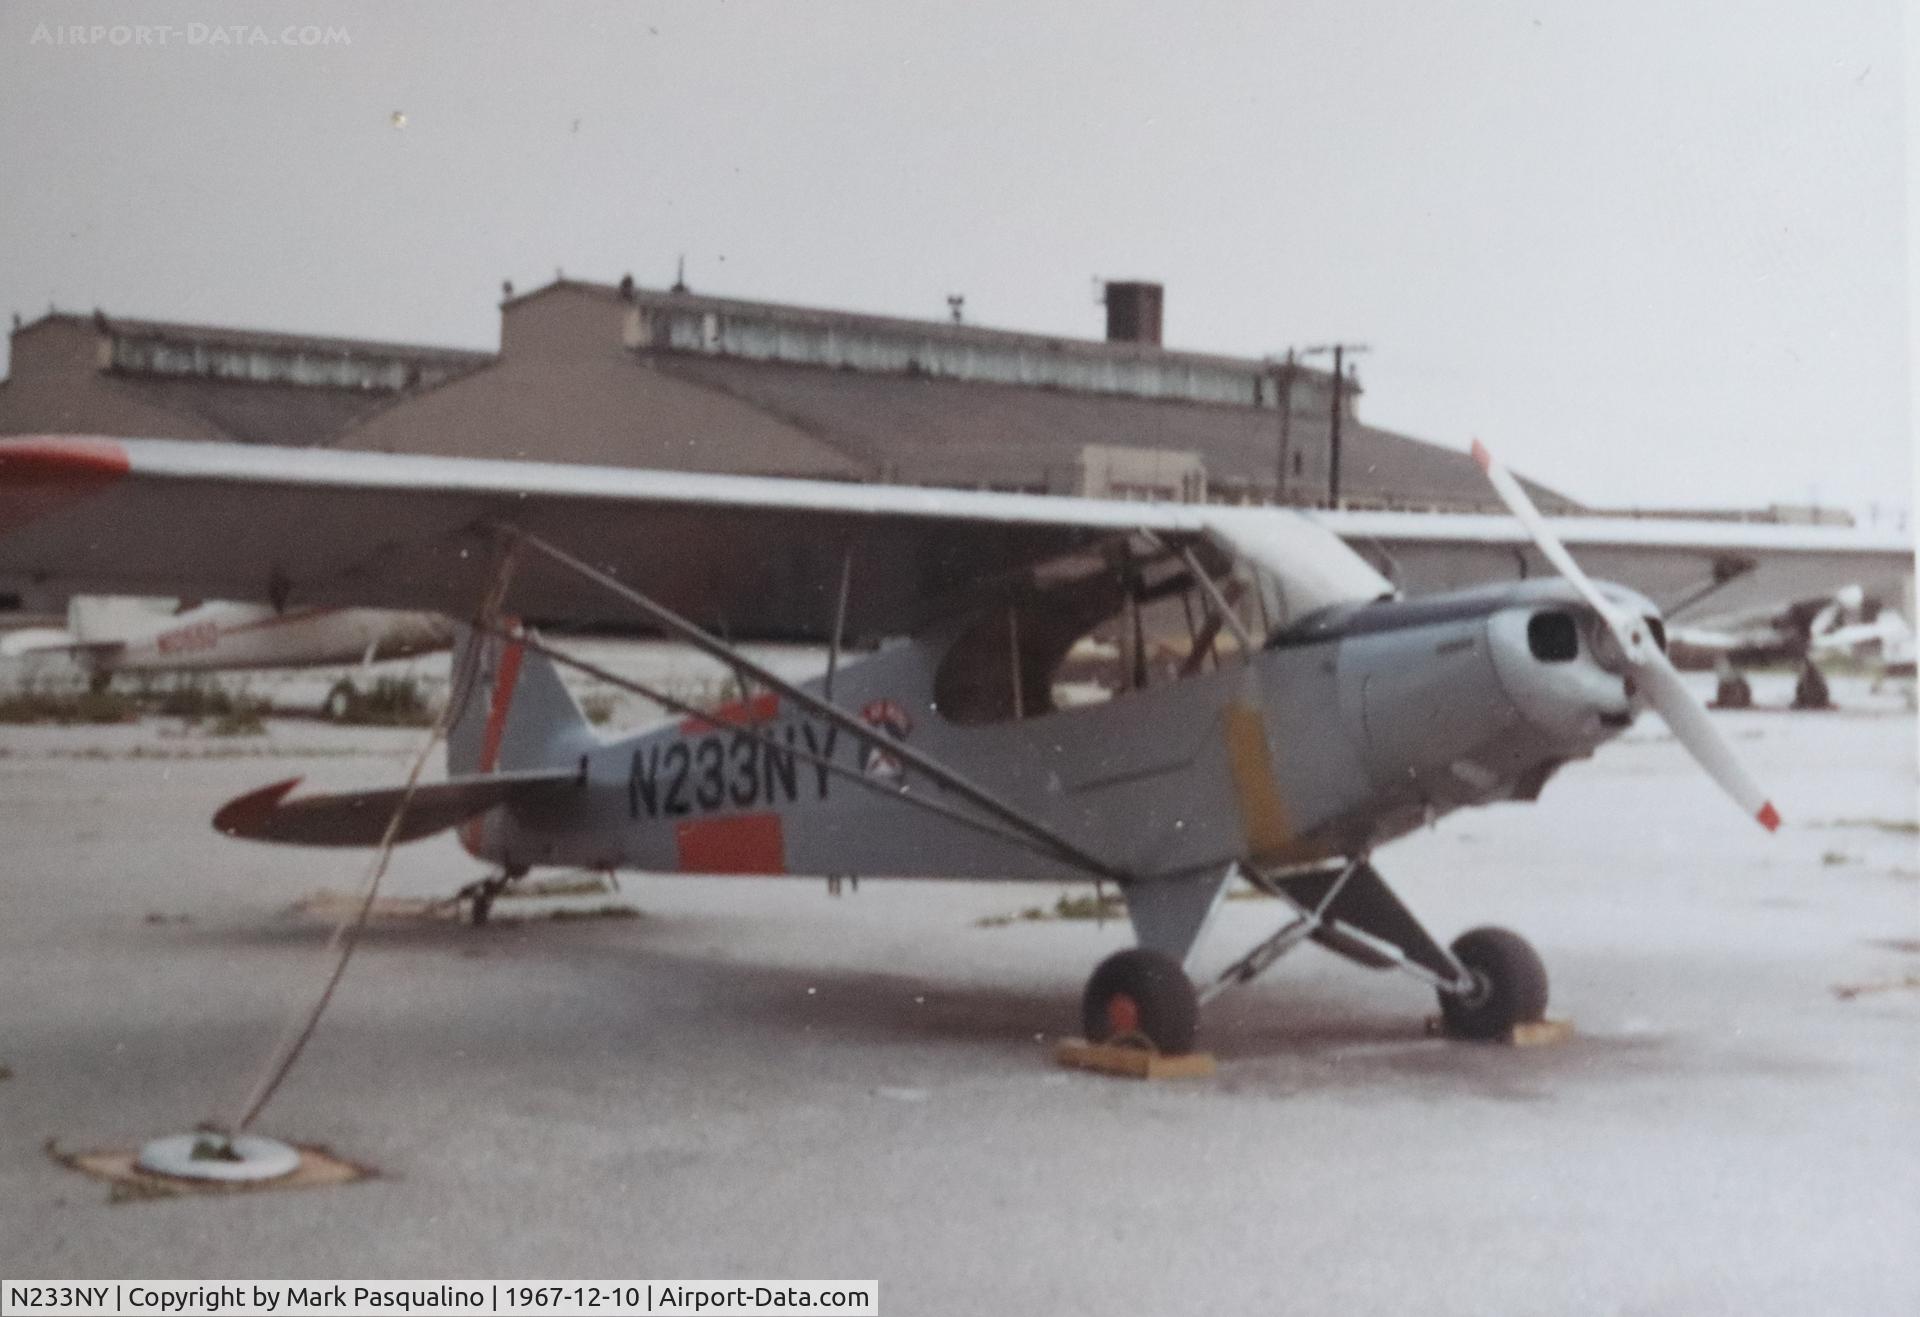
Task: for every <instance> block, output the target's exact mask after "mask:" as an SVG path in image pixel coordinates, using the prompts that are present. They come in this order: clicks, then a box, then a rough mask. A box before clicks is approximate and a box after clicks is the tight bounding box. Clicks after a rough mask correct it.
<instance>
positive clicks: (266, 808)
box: [213, 777, 306, 837]
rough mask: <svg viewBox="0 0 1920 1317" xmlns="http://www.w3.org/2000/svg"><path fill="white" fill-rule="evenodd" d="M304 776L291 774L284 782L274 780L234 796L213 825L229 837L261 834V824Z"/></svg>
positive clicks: (223, 807) (216, 817) (216, 816)
mask: <svg viewBox="0 0 1920 1317" xmlns="http://www.w3.org/2000/svg"><path fill="white" fill-rule="evenodd" d="M305 780H306V779H304V778H298V777H290V778H288V779H287V780H286V781H284V782H274V783H271V784H269V785H267V786H264V787H261V788H259V789H258V790H255V791H249V792H247V794H246V795H244V796H235V797H234V798H233V799H232V800H229V801H228V802H227V803H226V804H224V805H222V806H221V807H220V809H219V811H218V812H217V813H215V814H214V816H213V826H214V829H215V830H216V831H218V832H223V833H225V834H226V835H227V836H229V837H253V836H258V835H259V832H260V828H261V826H262V825H263V824H264V823H266V821H267V820H268V819H269V818H271V817H272V816H273V811H274V810H275V809H276V808H278V807H279V804H280V802H281V801H282V800H284V799H286V796H287V793H288V792H290V791H292V790H293V789H294V788H295V787H297V786H299V785H300V783H301V782H303V781H305Z"/></svg>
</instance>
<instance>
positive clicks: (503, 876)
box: [454, 865, 527, 928]
mask: <svg viewBox="0 0 1920 1317" xmlns="http://www.w3.org/2000/svg"><path fill="white" fill-rule="evenodd" d="M526 876H527V869H526V866H525V865H513V866H509V867H508V868H505V869H502V870H501V871H500V872H499V873H496V874H489V875H488V876H487V877H485V878H482V879H480V880H478V881H477V882H471V883H468V884H467V885H466V886H465V887H462V888H461V889H460V890H459V891H458V892H457V893H455V894H454V899H455V900H456V901H459V900H464V901H465V902H466V903H467V922H468V923H470V924H472V925H473V926H474V927H475V928H478V927H480V926H481V925H482V924H484V923H486V922H487V917H488V916H489V915H491V914H492V913H493V902H494V899H495V898H496V897H498V896H499V895H500V893H502V892H504V891H506V890H507V888H509V887H510V886H512V885H513V884H514V883H516V882H518V881H519V880H520V879H522V878H524V877H526Z"/></svg>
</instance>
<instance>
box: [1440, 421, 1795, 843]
mask: <svg viewBox="0 0 1920 1317" xmlns="http://www.w3.org/2000/svg"><path fill="white" fill-rule="evenodd" d="M1473 460H1474V461H1475V462H1476V463H1478V464H1479V466H1480V469H1481V470H1482V471H1484V472H1485V473H1486V476H1487V479H1488V480H1489V481H1491V482H1492V484H1493V488H1494V492H1496V493H1497V494H1499V495H1500V501H1501V502H1503V503H1505V504H1506V505H1507V510H1508V511H1509V512H1511V513H1513V515H1514V518H1515V519H1516V520H1518V521H1519V523H1520V524H1521V525H1522V526H1525V527H1526V528H1527V533H1528V534H1529V535H1531V536H1532V537H1533V542H1534V544H1535V545H1536V546H1537V547H1538V548H1539V550H1540V552H1541V553H1542V554H1544V555H1545V556H1546V559H1547V561H1548V562H1550V563H1552V564H1553V565H1554V566H1555V567H1556V568H1558V569H1559V571H1560V574H1561V575H1562V576H1564V577H1566V578H1567V580H1569V581H1571V582H1572V583H1573V587H1574V589H1576V590H1578V591H1579V592H1580V596H1581V597H1582V598H1583V599H1585V600H1586V601H1587V603H1588V604H1590V605H1592V607H1593V611H1594V612H1596V613H1598V614H1600V616H1601V618H1602V619H1604V620H1605V622H1606V624H1607V627H1608V629H1609V630H1611V631H1612V632H1613V637H1614V639H1615V640H1616V641H1618V642H1619V644H1620V649H1621V651H1622V653H1624V654H1625V655H1626V658H1627V661H1628V662H1629V663H1631V664H1632V665H1633V668H1634V672H1635V674H1636V675H1637V676H1638V677H1639V679H1640V689H1641V691H1642V692H1643V693H1644V694H1645V696H1646V699H1647V703H1649V704H1651V705H1652V706H1653V708H1654V710H1655V712H1657V713H1658V714H1659V715H1660V717H1661V719H1662V720H1663V721H1665V723H1666V724H1667V726H1668V727H1669V728H1670V729H1671V730H1672V732H1673V735H1674V737H1675V739H1677V740H1678V741H1679V742H1680V744H1681V745H1683V746H1685V747H1686V749H1687V753H1688V754H1690V755H1692V756H1693V758H1694V761H1695V762H1696V763H1698V764H1699V765H1700V767H1702V768H1704V769H1706V770H1707V776H1708V777H1711V778H1712V779H1713V780H1714V781H1715V782H1717V783H1719V784H1720V789H1721V790H1722V791H1724V792H1726V793H1727V794H1728V795H1729V796H1732V797H1733V799H1734V803H1736V804H1737V805H1739V806H1740V808H1741V809H1743V810H1745V811H1746V812H1747V813H1748V814H1750V815H1752V816H1753V817H1754V818H1755V819H1757V820H1759V822H1760V826H1761V827H1763V828H1765V829H1766V830H1767V831H1768V832H1772V831H1774V830H1775V829H1776V828H1778V827H1779V826H1780V812H1779V811H1778V810H1776V809H1775V808H1774V807H1773V802H1772V801H1770V800H1768V799H1767V793H1766V792H1765V791H1763V790H1762V789H1761V787H1760V784H1759V783H1758V782H1756V781H1754V780H1753V777H1752V775H1751V774H1749V773H1748V772H1747V770H1746V769H1744V768H1742V767H1741V766H1740V761H1739V760H1738V759H1736V758H1734V754H1733V747H1732V746H1730V745H1728V744H1727V742H1726V738H1725V737H1723V736H1721V735H1720V731H1719V729H1718V728H1716V727H1715V726H1714V725H1713V721H1712V719H1711V718H1709V717H1708V716H1707V710H1706V707H1705V706H1704V705H1702V704H1701V703H1700V701H1699V700H1697V699H1695V698H1694V695H1693V692H1692V691H1690V690H1688V689H1687V687H1686V683H1684V682H1682V681H1681V680H1680V674H1679V673H1678V672H1676V671H1675V670H1674V667H1673V664H1672V663H1671V662H1669V661H1668V659H1667V656H1666V655H1665V654H1663V653H1661V652H1660V648H1659V646H1657V645H1655V644H1653V643H1652V640H1651V638H1650V637H1649V636H1648V635H1647V628H1646V627H1645V626H1644V625H1643V624H1642V623H1641V622H1640V620H1639V619H1638V618H1635V617H1633V616H1631V615H1630V614H1628V613H1626V612H1625V611H1623V610H1622V609H1620V608H1619V607H1618V606H1617V605H1616V604H1614V603H1613V601H1612V600H1610V599H1608V598H1607V597H1606V596H1605V595H1603V594H1601V593H1600V589H1599V587H1598V586H1596V585H1595V584H1594V583H1593V582H1592V581H1591V580H1590V579H1588V577H1587V574H1586V573H1585V572H1583V571H1581V570H1580V564H1579V563H1577V562H1575V561H1574V560H1573V555H1572V554H1570V553H1568V552H1567V546H1566V545H1564V544H1562V543H1561V542H1560V537H1559V536H1557V535H1555V534H1554V533H1553V529H1552V528H1551V527H1550V526H1548V525H1547V523H1546V519H1545V518H1544V517H1542V516H1541V515H1540V510H1539V509H1538V508H1536V507H1534V505H1533V500H1532V499H1530V498H1528V497H1527V491H1526V490H1525V489H1523V488H1521V486H1520V482H1519V481H1517V480H1515V479H1514V478H1513V474H1512V473H1511V472H1509V471H1508V470H1507V469H1506V468H1505V467H1503V466H1501V465H1500V464H1499V463H1498V462H1496V461H1494V458H1493V454H1492V453H1490V452H1488V451H1487V447H1486V445H1485V444H1483V443H1481V442H1480V441H1479V440H1478V439H1475V440H1474V441H1473Z"/></svg>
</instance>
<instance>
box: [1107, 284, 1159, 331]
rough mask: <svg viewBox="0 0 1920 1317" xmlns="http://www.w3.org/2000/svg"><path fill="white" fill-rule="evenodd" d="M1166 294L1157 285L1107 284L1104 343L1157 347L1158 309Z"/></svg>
mask: <svg viewBox="0 0 1920 1317" xmlns="http://www.w3.org/2000/svg"><path fill="white" fill-rule="evenodd" d="M1165 298H1166V290H1165V289H1164V288H1162V287H1161V286H1160V285H1159V284H1150V283H1137V282H1133V281H1124V282H1117V281H1115V280H1112V279H1109V280H1108V281H1107V296H1106V303H1107V342H1109V343H1143V344H1145V345H1147V346H1148V347H1156V348H1157V347H1159V346H1160V305H1161V303H1162V302H1163V301H1164V300H1165Z"/></svg>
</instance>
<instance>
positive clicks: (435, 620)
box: [0, 597, 453, 685]
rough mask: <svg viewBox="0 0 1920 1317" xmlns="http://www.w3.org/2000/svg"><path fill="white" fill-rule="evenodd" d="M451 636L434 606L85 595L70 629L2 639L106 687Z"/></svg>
mask: <svg viewBox="0 0 1920 1317" xmlns="http://www.w3.org/2000/svg"><path fill="white" fill-rule="evenodd" d="M452 643H453V623H452V622H450V621H449V620H447V619H446V618H443V617H440V616H437V615H436V614H433V613H419V612H399V611H395V610H392V609H378V608H337V607H314V608H289V609H285V610H279V609H275V608H273V607H272V606H271V605H267V604H233V603H218V602H215V603H199V602H194V601H191V600H187V601H180V602H174V603H169V602H168V601H165V600H157V599H102V598H97V597H78V598H75V599H73V600H71V601H69V603H68V608H67V625H66V628H65V629H64V630H62V629H58V628H41V627H33V628H23V629H20V630H17V631H12V632H9V633H7V634H6V635H4V636H0V658H16V659H27V658H33V657H35V656H38V655H48V654H59V655H65V656H67V657H69V658H71V659H73V660H74V661H75V662H76V663H78V664H79V665H80V666H81V667H83V668H85V669H86V670H87V671H88V672H89V673H90V674H92V676H93V678H94V682H95V684H96V685H104V684H105V683H106V682H107V681H109V680H111V679H112V678H113V677H114V676H115V675H116V674H118V673H122V672H225V671H232V670H237V669H253V668H304V667H321V666H328V665H332V664H349V663H359V664H369V663H374V662H378V661H379V660H381V659H389V658H405V657H409V656H412V655H418V654H427V653H431V652H433V651H435V650H440V649H445V648H447V646H449V645H451V644H452Z"/></svg>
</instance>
